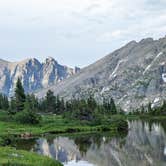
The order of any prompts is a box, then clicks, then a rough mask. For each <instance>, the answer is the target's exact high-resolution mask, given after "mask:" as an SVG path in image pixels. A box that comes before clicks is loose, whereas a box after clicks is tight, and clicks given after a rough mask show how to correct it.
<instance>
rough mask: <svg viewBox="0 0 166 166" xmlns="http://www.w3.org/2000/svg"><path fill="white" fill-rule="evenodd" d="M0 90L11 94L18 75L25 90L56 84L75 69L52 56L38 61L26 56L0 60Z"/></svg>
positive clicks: (34, 89)
mask: <svg viewBox="0 0 166 166" xmlns="http://www.w3.org/2000/svg"><path fill="white" fill-rule="evenodd" d="M0 64H1V65H0V92H1V93H4V94H6V95H9V96H11V95H13V92H14V88H15V84H16V81H17V79H18V77H19V78H20V79H21V80H22V83H23V86H24V89H25V91H26V92H33V91H36V90H38V89H42V88H45V87H48V86H50V85H52V84H56V83H58V82H60V81H62V80H64V79H66V78H68V77H70V76H71V75H73V74H74V72H73V71H74V70H75V69H71V68H69V67H67V66H63V65H60V64H58V62H57V61H56V60H55V59H54V58H52V57H48V58H46V60H45V62H44V63H40V62H39V61H38V60H37V59H36V58H28V59H25V60H22V61H19V62H7V61H4V60H0Z"/></svg>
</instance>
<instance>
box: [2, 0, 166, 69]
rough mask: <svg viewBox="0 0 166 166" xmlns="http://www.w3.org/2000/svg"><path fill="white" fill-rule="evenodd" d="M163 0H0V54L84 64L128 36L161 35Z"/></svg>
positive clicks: (165, 29) (165, 17)
mask: <svg viewBox="0 0 166 166" xmlns="http://www.w3.org/2000/svg"><path fill="white" fill-rule="evenodd" d="M165 8H166V0H0V58H2V59H6V60H9V61H17V60H21V59H24V58H29V57H35V58H38V59H39V60H41V61H42V60H44V59H45V58H46V57H48V56H51V57H54V58H55V59H56V60H58V61H59V63H61V64H65V65H69V66H80V67H82V66H86V65H88V64H90V63H92V62H94V61H96V60H98V59H100V58H101V57H103V56H105V55H106V54H107V53H110V52H112V51H113V50H115V49H117V48H119V47H120V46H122V45H123V44H125V43H127V42H128V41H130V40H137V41H138V40H140V39H141V38H145V37H154V38H155V39H156V38H159V37H163V36H165V35H166V10H165Z"/></svg>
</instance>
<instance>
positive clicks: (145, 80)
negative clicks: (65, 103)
mask: <svg viewBox="0 0 166 166" xmlns="http://www.w3.org/2000/svg"><path fill="white" fill-rule="evenodd" d="M18 77H20V78H21V79H22V82H23V85H24V88H25V91H26V92H35V93H36V95H37V96H38V97H40V98H42V97H44V96H45V94H46V92H47V90H48V89H50V90H52V91H53V92H54V94H55V95H60V96H61V97H63V98H64V99H66V100H68V99H71V98H73V97H75V98H86V97H88V96H89V95H93V96H94V97H95V99H96V100H97V101H99V102H102V101H103V99H104V98H111V97H112V98H114V100H115V101H116V103H117V104H118V105H119V106H120V107H122V108H123V109H124V110H126V111H127V110H132V109H135V108H137V107H141V106H142V105H147V104H148V103H149V102H152V106H156V105H159V104H161V102H162V101H163V100H165V99H166V37H163V38H160V39H158V40H154V39H152V38H146V39H143V40H141V41H139V42H136V41H131V42H129V43H128V44H126V45H125V46H123V47H122V48H120V49H118V50H116V51H114V52H113V53H111V54H109V55H107V56H105V57H104V58H102V59H100V60H99V61H97V62H95V63H93V64H91V65H89V66H87V67H85V68H83V69H81V70H80V68H77V67H76V68H75V69H72V68H69V67H66V66H62V65H60V64H58V62H57V61H55V60H54V59H53V58H47V59H46V60H45V62H44V63H40V62H39V61H38V60H37V59H27V60H24V61H22V62H14V63H13V62H7V61H4V60H0V91H1V92H2V93H5V94H7V95H8V96H10V95H11V94H13V89H14V86H15V83H16V80H17V78H18ZM36 91H37V92H36Z"/></svg>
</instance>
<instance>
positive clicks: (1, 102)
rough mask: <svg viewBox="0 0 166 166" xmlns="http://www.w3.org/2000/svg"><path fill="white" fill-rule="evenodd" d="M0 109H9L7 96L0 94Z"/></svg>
mask: <svg viewBox="0 0 166 166" xmlns="http://www.w3.org/2000/svg"><path fill="white" fill-rule="evenodd" d="M0 109H3V110H8V109H9V101H8V98H7V96H5V95H3V94H0Z"/></svg>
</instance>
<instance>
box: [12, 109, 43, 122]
mask: <svg viewBox="0 0 166 166" xmlns="http://www.w3.org/2000/svg"><path fill="white" fill-rule="evenodd" d="M14 118H15V120H16V121H17V122H19V123H22V124H38V123H40V120H41V117H40V115H38V114H36V113H35V112H32V111H28V110H24V111H21V112H18V113H16V115H15V116H14Z"/></svg>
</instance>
